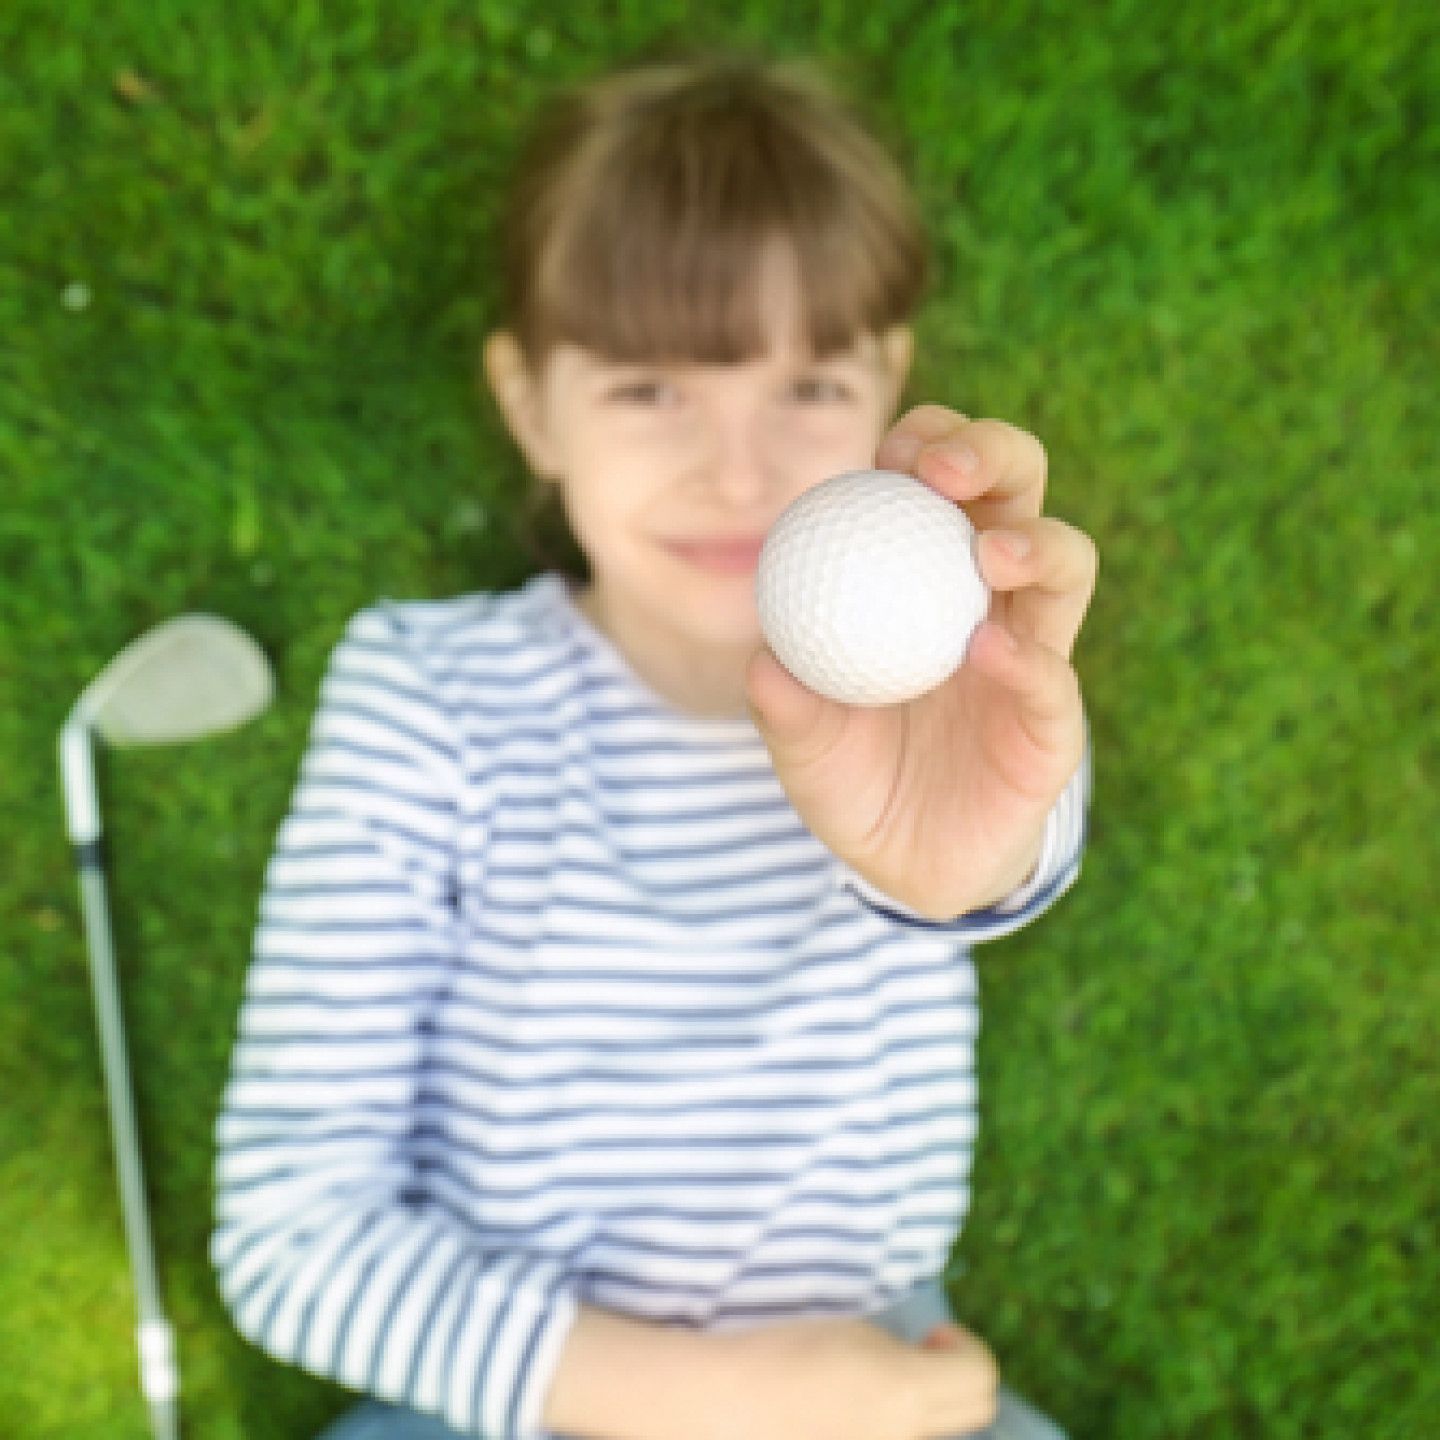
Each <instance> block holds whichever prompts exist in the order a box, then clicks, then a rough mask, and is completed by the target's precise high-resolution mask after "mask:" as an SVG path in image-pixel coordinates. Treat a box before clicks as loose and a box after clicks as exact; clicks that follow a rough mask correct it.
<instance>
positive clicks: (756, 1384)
mask: <svg viewBox="0 0 1440 1440" xmlns="http://www.w3.org/2000/svg"><path fill="white" fill-rule="evenodd" d="M716 1339H717V1343H718V1344H720V1345H721V1346H722V1347H724V1356H725V1359H724V1364H725V1367H726V1373H727V1374H728V1375H729V1376H730V1377H731V1383H730V1384H729V1385H728V1386H727V1387H726V1390H725V1393H726V1396H727V1403H726V1404H725V1406H724V1407H723V1409H722V1411H721V1412H720V1413H717V1414H716V1415H715V1416H714V1420H715V1426H714V1430H713V1434H714V1436H715V1440H735V1437H739V1436H743V1437H744V1440H934V1437H937V1436H943V1435H968V1434H970V1433H971V1432H972V1431H975V1430H981V1429H983V1428H984V1427H985V1426H987V1425H988V1424H990V1422H991V1421H992V1420H993V1419H994V1418H995V1404H996V1394H997V1391H998V1388H999V1383H1000V1372H999V1370H998V1368H997V1367H996V1364H995V1358H994V1356H993V1355H992V1354H991V1353H990V1351H989V1349H988V1348H987V1347H986V1346H985V1344H984V1342H983V1341H981V1340H980V1339H979V1338H977V1337H976V1336H974V1335H972V1334H971V1333H970V1332H969V1331H968V1330H963V1329H961V1328H960V1327H959V1326H958V1325H951V1326H949V1327H947V1328H946V1336H945V1341H944V1343H943V1344H938V1343H937V1344H934V1345H932V1344H930V1343H929V1341H928V1340H927V1341H926V1342H925V1343H924V1344H922V1345H911V1344H908V1343H906V1342H905V1341H903V1340H900V1339H897V1338H896V1337H895V1336H894V1335H891V1334H890V1333H889V1332H888V1331H886V1330H884V1329H882V1328H881V1327H880V1326H878V1325H876V1324H874V1323H873V1322H872V1321H869V1320H804V1321H789V1322H785V1323H782V1324H778V1325H770V1326H765V1327H762V1328H760V1329H755V1330H748V1331H740V1332H735V1333H732V1334H728V1335H720V1336H718V1337H716ZM711 1433H712V1432H711V1431H709V1430H707V1431H706V1436H707V1440H708V1437H709V1436H710V1434H711Z"/></svg>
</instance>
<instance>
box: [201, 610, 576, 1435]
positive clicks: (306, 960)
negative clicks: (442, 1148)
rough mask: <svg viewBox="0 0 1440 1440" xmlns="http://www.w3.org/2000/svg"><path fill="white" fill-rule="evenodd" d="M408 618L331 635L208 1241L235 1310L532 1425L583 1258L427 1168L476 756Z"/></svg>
mask: <svg viewBox="0 0 1440 1440" xmlns="http://www.w3.org/2000/svg"><path fill="white" fill-rule="evenodd" d="M404 624H405V622H404V620H403V618H402V616H401V614H400V612H398V611H397V610H394V609H391V608H387V607H383V606H377V607H375V608H373V609H370V610H367V611H362V612H361V613H360V614H359V615H357V616H356V617H355V618H354V620H353V621H352V622H351V625H350V627H349V628H348V630H347V632H346V634H345V636H344V638H343V639H342V641H341V643H340V644H339V645H338V646H337V647H336V650H335V652H334V653H333V655H332V657H331V661H330V666H329V669H328V671H327V674H326V677H325V681H324V685H323V687H322V691H321V699H320V704H319V706H318V709H317V713H316V717H315V720H314V723H313V726H312V730H311V736H310V742H309V746H308V749H307V751H306V754H305V758H304V761H303V763H302V766H301V772H300V776H299V780H298V783H297V785H296V789H295V793H294V796H293V799H292V802H291V807H290V810H289V813H288V815H287V816H286V818H285V820H284V823H283V824H282V826H281V827H280V831H279V834H278V837H277V840H276V844H275V849H274V853H273V855H272V857H271V860H270V864H269V867H268V869H267V872H266V877H265V885H264V893H263V896H262V899H261V906H260V917H259V924H258V926H257V930H256V937H255V950H254V957H253V960H252V963H251V967H250V970H249V973H248V976H247V982H246V991H245V997H244V1002H243V1005H242V1008H241V1013H240V1017H239V1035H238V1038H237V1042H236V1045H235V1049H234V1055H233V1060H232V1066H231V1074H230V1079H229V1083H228V1086H227V1088H226V1091H225V1095H224V1099H223V1103H222V1108H221V1114H220V1117H219V1121H218V1125H217V1132H216V1139H217V1147H218V1157H217V1166H216V1176H215V1179H216V1227H215V1231H214V1234H213V1237H212V1241H211V1255H212V1259H213V1262H214V1264H215V1267H216V1270H217V1272H218V1279H219V1286H220V1291H221V1294H222V1295H223V1297H224V1299H225V1302H226V1304H227V1305H228V1307H229V1309H230V1312H231V1314H232V1316H233V1318H234V1321H235V1324H236V1326H237V1328H238V1329H239V1330H240V1331H241V1332H242V1333H243V1334H244V1335H245V1336H247V1337H248V1338H249V1339H250V1340H252V1341H253V1342H254V1343H256V1344H257V1345H259V1346H261V1347H262V1348H263V1349H265V1350H266V1351H268V1352H269V1353H270V1354H272V1355H274V1356H276V1357H278V1358H280V1359H282V1360H285V1361H287V1362H290V1363H292V1364H295V1365H297V1366H300V1367H302V1368H303V1369H306V1370H309V1371H312V1372H314V1373H316V1374H319V1375H323V1376H325V1377H326V1378H328V1379H331V1380H333V1381H336V1382H338V1383H340V1384H342V1385H346V1386H349V1387H351V1388H353V1389H356V1390H361V1391H364V1392H367V1393H369V1394H372V1395H375V1396H378V1397H380V1398H382V1399H386V1400H390V1401H393V1402H397V1403H400V1404H403V1405H406V1406H409V1407H411V1408H414V1409H417V1410H420V1411H422V1412H426V1413H430V1414H434V1415H438V1416H441V1417H443V1418H444V1419H445V1420H446V1422H447V1423H449V1424H450V1425H452V1426H454V1427H455V1428H457V1429H461V1430H465V1431H473V1432H477V1433H482V1434H485V1435H487V1436H495V1437H502V1436H506V1437H510V1436H526V1435H536V1434H538V1433H539V1417H540V1407H541V1404H542V1402H543V1398H544V1395H545V1392H546V1390H547V1389H548V1383H549V1378H550V1371H551V1370H552V1369H553V1367H554V1365H555V1362H556V1358H557V1356H558V1354H559V1351H560V1347H561V1346H562V1344H563V1342H564V1339H565V1335H566V1332H567V1331H568V1329H569V1327H570V1326H571V1324H572V1323H573V1321H574V1318H575V1310H576V1302H575V1298H574V1290H575V1286H574V1277H573V1276H572V1275H570V1274H569V1273H567V1271H566V1269H565V1268H564V1266H563V1264H562V1263H561V1262H560V1261H558V1260H556V1259H555V1258H553V1257H550V1256H546V1255H541V1254H526V1253H523V1252H517V1251H515V1250H513V1249H507V1248H506V1247H505V1246H504V1245H503V1244H497V1243H493V1242H490V1241H488V1240H487V1237H486V1236H485V1235H484V1234H483V1233H477V1232H476V1231H475V1229H474V1228H473V1227H471V1226H470V1225H468V1224H466V1223H464V1222H463V1221H462V1220H461V1219H460V1217H458V1216H457V1215H455V1214H454V1213H453V1212H452V1211H451V1210H450V1209H448V1208H447V1207H446V1206H445V1205H444V1204H442V1203H439V1202H438V1201H437V1200H436V1199H434V1198H433V1197H432V1196H431V1195H430V1194H429V1193H428V1192H427V1190H426V1189H425V1188H423V1187H421V1186H419V1185H417V1184H416V1179H417V1175H416V1169H415V1163H416V1162H415V1153H416V1152H415V1141H416V1139H417V1136H418V1135H419V1134H420V1133H421V1132H422V1130H423V1126H424V1124H425V1120H426V1106H425V1095H424V1093H423V1091H422V1089H421V1079H422V1075H423V1074H424V1073H425V1070H424V1066H423V1062H424V1058H425V1052H426V1049H427V1045H428V1043H429V1042H428V1040H427V1034H426V1031H427V1026H428V1024H429V1015H430V1010H431V1007H432V1004H433V1002H434V1000H435V998H436V997H437V996H438V995H439V994H441V993H442V992H443V990H444V988H445V986H446V985H447V982H448V978H449V972H450V967H451V965H452V964H453V963H454V959H455V957H456V954H457V945H458V943H459V936H458V928H457V925H456V916H455V907H454V904H453V901H452V895H453V882H454V876H453V874H452V871H453V856H454V853H455V846H454V841H455V836H456V831H457V827H458V825H459V823H460V817H459V814H458V808H457V796H459V795H461V794H462V792H463V787H464V784H465V780H466V777H465V775H464V773H463V771H464V765H465V759H464V756H463V754H462V749H461V742H460V740H459V738H458V735H457V731H456V727H455V726H454V725H453V724H451V722H450V720H449V717H448V716H447V714H446V712H445V708H444V705H443V703H442V701H441V699H440V696H439V692H438V690H437V688H436V686H435V685H433V684H432V683H431V682H430V681H429V679H428V677H427V675H426V673H425V670H424V667H423V662H422V660H421V659H420V653H421V652H420V651H419V650H416V649H412V647H411V645H410V644H409V643H408V641H407V637H406V633H405V628H404Z"/></svg>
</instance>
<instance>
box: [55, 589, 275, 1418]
mask: <svg viewBox="0 0 1440 1440" xmlns="http://www.w3.org/2000/svg"><path fill="white" fill-rule="evenodd" d="M273 693H274V682H273V679H272V676H271V673H270V665H269V662H268V661H267V660H266V658H265V656H264V653H263V652H262V651H261V649H260V647H259V646H258V645H257V644H256V643H255V641H254V640H252V639H251V638H250V636H249V635H247V634H246V633H245V632H244V631H243V630H241V629H240V628H239V627H238V626H236V625H234V624H232V623H231V622H230V621H228V620H224V619H221V618H220V617H218V616H214V615H199V614H193V615H181V616H177V617H176V618H175V619H172V620H167V621H164V622H163V623H162V624H159V625H156V626H154V627H153V628H152V629H150V630H148V631H146V632H145V634H143V635H141V636H140V637H139V638H138V639H136V640H134V641H132V642H131V643H130V644H129V645H127V646H126V647H125V648H124V649H123V650H121V651H120V653H119V654H118V655H116V656H115V657H114V659H112V660H111V661H110V663H109V664H108V665H106V666H105V668H104V669H103V670H102V671H101V672H100V673H99V674H98V675H97V676H96V677H95V678H94V679H93V680H92V681H91V682H90V684H89V685H87V686H86V687H85V690H84V692H83V693H82V694H81V696H80V698H79V699H78V700H77V701H76V702H75V705H74V707H73V708H72V709H71V711H70V714H69V716H68V717H67V719H66V721H65V726H64V729H63V730H62V731H61V732H60V747H59V748H60V776H61V784H62V786H63V788H64V794H65V818H66V823H67V826H68V829H69V833H70V842H71V845H72V847H73V849H74V855H75V865H76V870H77V872H78V876H79V881H80V902H81V911H82V914H83V917H84V922H85V936H86V942H87V947H88V951H89V956H90V980H91V987H92V990H93V992H94V999H95V1018H96V1022H97V1025H98V1028H99V1034H100V1059H101V1065H102V1069H103V1073H104V1077H105V1092H106V1096H107V1098H108V1100H109V1105H110V1135H111V1140H112V1142H113V1145H114V1149H115V1169H116V1173H117V1176H118V1178H119V1182H120V1209H121V1217H122V1219H123V1221H124V1224H125V1242H126V1246H127V1249H128V1250H129V1254H130V1267H131V1272H132V1274H133V1277H134V1283H135V1301H136V1311H137V1314H138V1321H139V1323H138V1326H137V1329H136V1343H137V1347H138V1350H139V1356H140V1387H141V1389H142V1391H143V1392H144V1394H145V1398H146V1400H147V1402H148V1403H149V1406H150V1425H151V1429H152V1430H153V1431H154V1433H155V1436H156V1440H175V1437H176V1436H178V1434H179V1429H178V1418H177V1417H178V1410H177V1401H178V1397H179V1393H180V1372H179V1367H178V1365H177V1363H176V1359H175V1336H174V1331H173V1329H172V1328H171V1325H170V1322H169V1320H168V1319H167V1318H166V1316H165V1311H164V1307H163V1305H162V1303H161V1299H160V1286H159V1282H158V1280H157V1278H156V1273H155V1254H154V1250H153V1247H152V1244H151V1239H150V1221H149V1215H148V1213H147V1210H146V1204H145V1180H144V1171H143V1169H142V1166H141V1156H140V1137H139V1133H138V1131H137V1128H136V1124H135V1111H134V1102H133V1098H132V1095H131V1089H130V1071H129V1064H128V1061H127V1059H126V1054H125V1028H124V1019H123V1016H122V1012H121V1008H120V992H119V987H118V984H117V981H116V976H115V954H114V945H113V941H112V937H111V932H110V916H109V907H108V902H107V899H106V893H105V870H104V861H103V859H102V853H101V844H100V839H101V833H102V831H101V824H100V802H99V798H98V793H97V790H96V786H95V767H94V754H93V747H92V739H91V737H92V736H94V735H98V736H99V737H100V738H101V739H102V740H104V741H105V742H107V743H108V744H110V745H115V746H131V745H175V744H180V743H182V742H184V741H187V740H198V739H200V738H202V737H203V736H206V735H215V734H219V733H220V732H222V731H226V730H233V729H235V728H236V727H237V726H240V725H243V724H244V723H245V722H246V721H247V720H250V719H251V718H253V717H254V716H255V715H258V714H259V713H260V711H261V710H263V709H264V708H265V707H266V706H267V705H268V704H269V703H270V697H271V695H272V694H273Z"/></svg>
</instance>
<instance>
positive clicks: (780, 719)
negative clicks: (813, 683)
mask: <svg viewBox="0 0 1440 1440" xmlns="http://www.w3.org/2000/svg"><path fill="white" fill-rule="evenodd" d="M745 699H746V703H747V704H748V706H749V707H750V714H751V717H752V718H753V719H754V721H755V728H756V729H757V730H759V731H760V732H761V733H762V734H763V735H764V736H765V738H766V739H767V740H768V741H769V742H770V743H771V744H772V745H776V744H778V745H784V744H785V743H786V742H790V741H795V740H798V739H801V738H802V737H803V736H805V735H808V734H810V733H811V732H812V731H813V730H814V728H815V726H816V724H817V723H818V722H819V720H820V718H821V716H822V715H823V714H824V713H825V711H826V710H827V709H830V708H833V707H834V705H835V702H834V701H833V700H829V699H827V698H826V697H825V696H823V695H817V694H816V693H815V692H814V691H813V690H811V689H810V688H809V687H808V686H806V685H802V684H801V683H800V681H798V680H797V679H796V678H795V677H794V676H793V675H792V674H791V673H790V672H789V671H788V670H787V669H786V668H785V667H784V666H783V665H782V664H781V663H780V662H779V661H778V660H777V659H776V658H775V655H774V653H773V652H772V651H771V650H770V648H769V646H766V645H762V646H761V647H760V649H758V650H757V651H756V652H755V653H754V655H752V656H751V657H750V661H749V663H748V664H747V665H746V667H745Z"/></svg>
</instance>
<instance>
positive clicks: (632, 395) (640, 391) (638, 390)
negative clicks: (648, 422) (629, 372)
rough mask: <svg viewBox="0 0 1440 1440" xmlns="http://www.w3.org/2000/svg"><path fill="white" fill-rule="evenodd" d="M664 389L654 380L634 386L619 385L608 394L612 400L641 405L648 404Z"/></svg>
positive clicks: (644, 381)
mask: <svg viewBox="0 0 1440 1440" xmlns="http://www.w3.org/2000/svg"><path fill="white" fill-rule="evenodd" d="M664 389H665V387H664V386H663V385H661V384H659V383H658V382H657V381H654V380H643V381H639V382H637V383H636V384H634V385H621V386H619V387H618V388H617V389H614V390H612V391H611V392H610V398H611V399H612V400H633V401H635V402H637V403H638V404H641V405H646V404H649V403H650V402H651V401H652V400H653V399H654V398H655V396H656V395H657V394H659V393H660V392H661V391H662V390H664Z"/></svg>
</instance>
